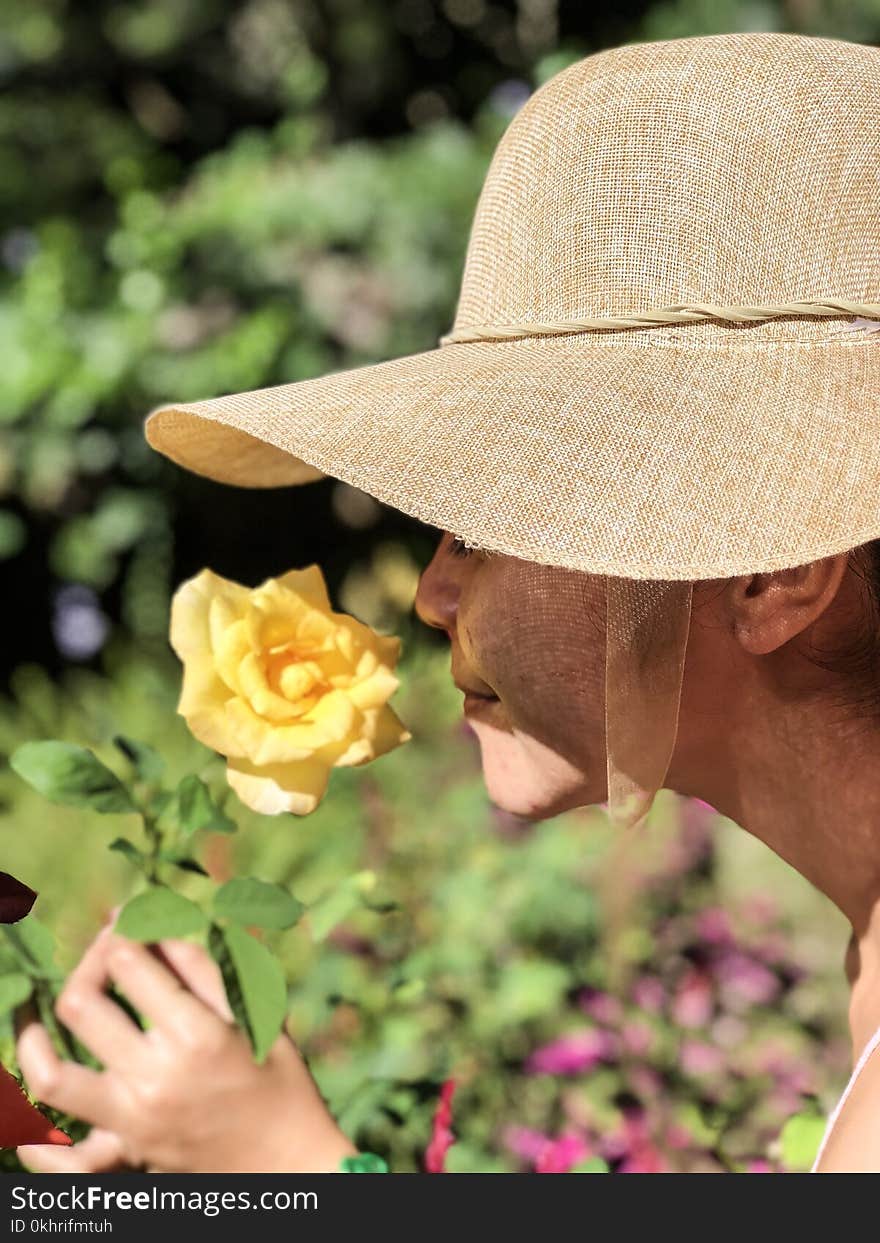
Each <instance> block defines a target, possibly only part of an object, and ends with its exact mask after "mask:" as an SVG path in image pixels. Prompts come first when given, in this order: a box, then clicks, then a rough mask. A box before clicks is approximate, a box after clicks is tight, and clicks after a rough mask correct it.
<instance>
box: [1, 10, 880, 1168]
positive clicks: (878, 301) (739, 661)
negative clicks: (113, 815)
mask: <svg viewBox="0 0 880 1243" xmlns="http://www.w3.org/2000/svg"><path fill="white" fill-rule="evenodd" d="M878 111H880V53H878V52H877V51H875V50H874V49H870V48H863V47H858V46H856V45H853V44H847V43H841V42H836V41H830V40H822V39H805V38H797V37H792V36H781V35H729V36H727V35H725V36H717V37H713V38H708V39H692V40H680V41H674V42H669V43H658V44H648V45H637V46H633V47H625V48H621V49H614V50H612V51H609V52H604V53H601V54H599V55H598V56H593V57H589V58H587V59H586V60H584V61H582V62H580V63H579V64H577V65H574V66H572V67H571V68H569V69H568V70H566V71H564V72H563V73H562V74H559V75H557V76H556V77H555V78H553V79H551V81H550V82H548V83H547V84H545V86H544V87H542V88H541V90H540V91H538V92H537V93H536V94H535V95H534V96H533V97H532V99H531V100H530V101H529V103H528V104H527V105H526V107H525V108H524V109H523V110H522V111H521V113H520V114H518V116H517V117H516V118H515V119H514V122H513V123H512V124H511V126H510V128H509V129H508V131H507V133H506V134H505V136H504V137H503V139H502V141H501V143H500V144H499V148H498V151H497V152H496V155H495V158H494V160H493V163H492V167H491V169H490V172H489V175H488V177H487V181H486V185H485V187H484V190H483V194H482V196H481V199H480V204H479V206H478V208H477V214H476V217H475V221H474V228H473V231H472V235H471V242H470V247H469V251H468V258H467V263H466V267H465V275H464V282H463V287H462V293H461V297H460V300H459V305H458V313H457V317H456V323H455V327H454V328H453V331H452V332H451V333H450V334H449V335H448V336H447V337H445V338H443V340H442V342H441V346H442V348H440V349H439V350H436V351H429V352H427V353H425V354H421V355H414V356H412V357H410V358H407V359H403V360H396V361H394V362H389V363H383V364H379V365H376V366H373V367H368V368H361V369H359V370H356V371H350V372H344V373H340V374H336V375H332V376H328V377H324V378H322V379H319V380H310V381H305V382H301V383H298V384H291V385H281V386H279V387H277V388H274V389H267V390H262V391H259V392H256V393H249V394H237V395H234V396H231V397H222V398H216V399H212V400H209V401H205V402H197V403H190V404H188V405H176V406H169V407H167V408H164V409H162V410H159V411H156V412H154V414H153V415H152V416H151V419H150V421H149V423H148V426H147V435H148V438H149V439H150V442H151V443H152V444H153V445H154V446H155V447H156V448H158V449H159V450H160V451H162V452H163V453H165V454H167V455H168V456H169V457H171V458H173V459H174V460H175V461H177V462H179V463H181V464H182V465H184V466H186V467H188V468H189V469H192V470H196V471H198V472H201V473H203V474H206V475H209V476H211V477H213V478H215V479H218V480H221V481H225V482H229V483H237V484H243V485H246V486H272V485H280V484H290V483H303V482H306V481H308V480H309V479H312V478H315V477H318V476H319V475H320V474H321V473H325V474H332V475H336V476H338V477H340V478H343V479H346V480H347V481H348V482H349V483H353V484H355V485H357V486H360V487H362V488H364V489H365V490H367V491H369V492H371V493H372V494H373V495H375V496H377V497H379V498H380V499H381V500H384V501H386V502H388V503H391V504H393V505H396V506H397V507H398V508H400V509H402V510H404V511H405V512H407V513H410V514H413V515H415V516H416V517H418V518H421V519H422V520H424V521H427V522H430V523H433V524H434V525H435V526H438V527H441V528H445V533H444V535H443V537H442V539H441V541H440V545H439V547H438V549H437V552H436V554H435V556H434V558H433V559H432V561H431V563H430V565H429V566H428V567H427V569H426V570H425V572H424V574H423V575H422V578H421V582H420V585H419V592H418V599H417V609H418V612H419V615H420V616H421V617H422V619H423V620H424V621H426V622H427V623H428V624H430V625H433V626H436V627H439V628H441V629H444V630H446V631H447V632H448V634H449V637H450V642H451V652H452V676H453V678H454V679H455V681H456V684H457V685H458V686H459V687H460V689H461V690H462V691H463V692H464V694H465V701H464V708H465V712H466V714H467V716H468V718H469V720H470V721H471V724H472V725H473V728H474V730H475V732H476V734H477V737H478V739H479V742H480V746H481V753H482V764H483V771H484V774H485V779H486V784H487V788H488V791H489V794H490V796H491V798H492V799H493V800H494V801H495V802H496V803H497V804H498V805H499V806H501V807H503V808H506V809H508V810H510V811H513V812H517V813H520V814H524V815H528V816H530V817H532V818H542V817H547V816H552V815H555V814H557V813H558V812H560V811H563V810H565V809H567V808H572V807H576V806H580V805H583V804H589V803H595V802H599V801H602V800H603V799H605V798H606V797H607V798H608V800H609V804H610V809H611V811H612V814H613V816H614V817H615V818H616V819H619V820H621V821H622V822H624V823H627V824H633V823H637V822H638V821H639V819H640V817H641V816H642V815H643V814H644V811H645V810H646V808H647V807H648V806H649V805H650V800H651V797H652V795H653V793H654V792H655V791H656V789H657V788H658V787H659V786H660V785H661V784H665V785H667V786H669V787H670V788H672V789H674V790H676V791H678V792H680V793H681V794H684V795H690V796H694V797H699V798H701V799H704V800H705V801H707V802H709V803H711V804H712V805H713V806H715V807H716V808H718V809H719V810H720V811H721V812H723V813H724V814H725V815H727V816H729V817H731V818H732V819H734V820H736V821H738V822H739V824H741V825H742V826H743V827H744V828H745V829H746V830H748V831H749V832H751V833H753V834H754V835H756V836H758V837H760V838H761V839H762V840H764V841H765V842H766V843H767V844H768V845H769V846H770V847H771V848H772V849H774V850H775V851H777V853H779V854H780V855H781V856H782V857H783V858H785V859H786V860H787V861H788V862H789V863H791V864H792V865H793V866H794V867H796V868H797V869H798V870H799V871H800V872H801V873H802V874H803V875H804V876H805V877H806V878H807V879H808V880H810V881H811V882H812V883H813V884H814V885H816V886H817V887H818V888H820V889H821V890H822V891H823V892H824V893H826V894H827V895H828V896H829V897H830V898H831V899H832V900H833V901H834V902H835V903H836V904H837V905H838V906H839V907H840V909H841V910H842V911H843V912H844V914H845V915H846V916H847V918H848V919H849V920H850V922H851V924H852V928H853V936H852V941H851V944H850V949H849V953H848V956H847V972H848V975H849V979H850V982H851V985H852V1001H851V1007H850V1025H851V1031H852V1039H853V1050H854V1054H855V1055H856V1056H858V1055H859V1054H862V1056H863V1058H864V1069H863V1073H860V1074H858V1075H857V1076H856V1077H854V1079H853V1080H852V1081H851V1085H850V1087H851V1091H849V1092H848V1096H847V1097H846V1099H845V1101H844V1102H843V1107H842V1108H841V1109H840V1111H839V1117H838V1118H837V1121H836V1125H835V1126H834V1127H833V1129H831V1130H830V1138H829V1141H828V1143H827V1145H826V1147H825V1151H824V1153H823V1156H822V1160H821V1162H820V1163H819V1168H820V1169H822V1170H823V1171H824V1170H834V1169H880V1134H877V1130H878V1126H877V1125H876V1124H875V1123H874V1121H873V1115H874V1109H873V1102H874V1101H876V1100H877V1099H878V1095H877V1094H878V1091H880V1058H877V1059H873V1060H872V1059H871V1057H870V1053H871V1052H872V1050H873V1043H874V1037H873V1035H872V1033H874V1032H875V1031H877V1030H878V1028H880V982H878V979H877V976H878V972H880V927H878V919H880V916H878V915H877V914H875V911H876V908H877V904H878V897H880V852H878V851H877V849H876V846H875V842H874V832H875V830H874V827H873V826H874V823H875V822H877V820H878V818H880V792H878V788H877V782H876V778H875V774H876V772H877V762H878V759H880V724H878V720H877V716H878V714H877V706H876V694H877V687H878V685H880V682H878V680H877V665H878V655H880V556H878V548H880V543H877V542H875V541H877V540H878V538H880V436H878V434H877V433H878V428H880V404H878V396H877V394H878V392H880V385H878V381H880V340H878V339H877V338H875V336H874V335H873V334H874V333H875V332H876V330H877V327H878V324H877V323H876V322H875V321H880V206H878V205H880V195H878V190H880V185H878V169H880V158H878V157H880V149H878V148H880V138H878V134H880V129H878V126H877V124H876V121H877V113H878ZM451 531H455V532H457V533H458V537H455V538H454V537H453V536H452V534H451V533H450V532H451ZM163 953H164V962H160V961H158V960H157V959H156V958H155V957H153V956H152V955H151V954H150V953H149V952H148V951H147V950H145V949H144V948H143V947H140V946H138V945H134V944H129V943H128V942H125V941H123V940H122V939H120V938H118V937H116V936H115V935H114V934H113V933H112V930H105V931H104V932H103V933H102V934H101V935H100V937H99V938H98V939H97V941H96V942H95V943H94V945H93V946H92V947H91V949H90V950H89V951H88V953H87V954H86V956H85V958H84V959H83V961H82V963H81V964H80V965H79V967H78V968H77V970H76V972H75V973H74V975H73V976H72V977H71V980H70V983H69V985H68V987H67V989H66V991H65V993H64V995H63V996H62V998H61V1000H60V1001H59V1007H58V1008H59V1014H60V1017H61V1018H62V1019H63V1021H64V1022H65V1023H66V1024H67V1025H68V1026H69V1027H70V1028H71V1029H72V1030H73V1031H74V1033H75V1034H76V1035H78V1036H79V1038H80V1039H81V1040H82V1041H83V1043H84V1044H86V1045H87V1046H88V1047H90V1048H91V1049H92V1050H93V1051H94V1052H95V1054H96V1055H97V1056H98V1058H99V1059H100V1060H101V1062H102V1063H103V1064H104V1066H105V1068H106V1069H105V1070H104V1072H103V1073H98V1072H94V1071H92V1070H88V1069H85V1068H83V1067H78V1066H73V1065H68V1064H61V1063H59V1062H58V1061H57V1059H56V1058H55V1055H54V1053H53V1052H52V1048H51V1045H50V1043H49V1041H48V1038H47V1036H46V1034H45V1032H44V1031H43V1029H42V1028H41V1027H40V1026H38V1025H31V1026H30V1027H29V1028H27V1029H26V1030H25V1031H24V1033H23V1034H22V1036H21V1038H20V1042H19V1057H20V1061H21V1066H22V1069H23V1070H24V1072H25V1075H26V1077H27V1079H28V1081H29V1083H30V1086H31V1087H32V1089H33V1090H34V1092H35V1093H36V1094H37V1095H38V1096H39V1097H41V1098H42V1099H43V1100H45V1101H47V1102H49V1103H50V1104H54V1105H57V1106H58V1107H60V1108H63V1109H67V1110H70V1111H71V1112H73V1113H75V1114H78V1115H79V1116H81V1117H83V1118H85V1119H87V1120H89V1121H91V1122H92V1123H94V1125H95V1129H94V1130H93V1131H92V1133H91V1134H90V1136H89V1137H88V1138H87V1139H86V1140H85V1141H84V1142H83V1143H82V1144H81V1145H78V1146H77V1147H75V1148H74V1149H72V1150H67V1151H62V1150H57V1151H56V1150H52V1151H49V1150H46V1151H44V1150H42V1149H23V1150H22V1157H23V1159H24V1161H25V1162H26V1164H28V1165H30V1166H31V1167H32V1168H34V1169H45V1170H48V1169H56V1170H60V1169H66V1170H73V1169H79V1170H101V1169H109V1168H115V1167H117V1166H119V1165H120V1164H144V1165H146V1166H147V1167H148V1168H151V1169H158V1170H191V1171H204V1170H230V1171H246V1170H251V1171H253V1170H263V1171H271V1170H288V1171H314V1170H332V1169H336V1168H338V1167H339V1163H340V1161H341V1160H342V1159H343V1158H344V1157H345V1156H346V1155H349V1154H351V1153H353V1151H354V1150H353V1148H352V1145H351V1143H350V1141H349V1139H348V1138H347V1137H346V1136H344V1135H343V1134H342V1133H341V1132H340V1130H339V1128H338V1127H337V1126H336V1124H335V1122H334V1121H333V1120H332V1118H330V1116H329V1114H328V1113H327V1111H326V1109H325V1107H324V1105H323V1103H322V1102H321V1100H320V1097H319V1095H318V1093H317V1091H316V1089H315V1087H314V1085H313V1083H312V1081H311V1079H310V1078H309V1076H308V1073H307V1071H306V1069H305V1067H304V1065H303V1063H302V1061H301V1060H300V1058H299V1056H298V1054H297V1052H296V1050H295V1048H294V1046H293V1045H292V1043H291V1042H290V1041H289V1040H288V1039H287V1038H286V1037H282V1038H280V1039H279V1041H278V1042H277V1044H276V1046H275V1048H274V1049H273V1051H272V1055H271V1056H270V1058H269V1059H268V1061H267V1062H266V1064H265V1065H264V1066H261V1067H257V1066H255V1065H254V1064H253V1063H252V1060H251V1058H250V1054H249V1050H248V1048H247V1045H246V1043H245V1041H244V1039H243V1037H241V1036H240V1035H239V1034H238V1033H237V1032H236V1031H235V1029H234V1028H233V1027H231V1025H230V1024H229V1022H228V1019H229V1014H228V1012H227V1011H226V1009H225V1005H224V1001H223V995H222V989H221V988H220V985H219V982H218V979H217V977H216V972H215V970H214V968H213V967H212V965H211V964H210V962H209V961H208V960H207V958H206V956H205V955H204V954H203V953H202V952H201V951H200V950H198V949H197V948H194V947H193V946H189V945H184V944H181V943H173V942H171V943H166V944H165V945H164V946H163ZM108 981H113V982H114V983H116V984H117V985H118V986H119V987H120V988H121V989H122V990H123V991H124V992H125V993H126V995H127V996H128V997H129V998H130V999H131V1001H132V1002H133V1003H134V1004H135V1005H136V1006H137V1007H138V1008H139V1009H140V1010H142V1011H143V1013H144V1014H145V1015H146V1016H147V1017H148V1018H149V1019H151V1021H152V1022H153V1023H154V1026H153V1027H151V1029H150V1031H149V1032H148V1033H147V1034H143V1033H141V1032H140V1031H139V1030H138V1028H136V1027H135V1026H134V1024H133V1023H132V1022H131V1021H130V1020H129V1019H128V1018H127V1016H126V1015H125V1014H124V1013H122V1011H121V1010H119V1009H118V1007H116V1006H114V1005H113V1003H112V1002H110V1001H109V1000H108V999H107V998H106V997H105V996H104V995H103V991H102V990H103V988H104V986H105V984H106V983H107V982H108ZM206 1066H209V1067H210V1071H209V1073H205V1071H204V1068H205V1067H206ZM875 1080H877V1083H876V1084H875V1082H874V1081H875ZM281 1099H283V1100H284V1101H285V1102H287V1103H288V1107H287V1108H285V1109H284V1110H283V1111H281V1110H279V1109H278V1108H277V1102H278V1101H279V1100H281Z"/></svg>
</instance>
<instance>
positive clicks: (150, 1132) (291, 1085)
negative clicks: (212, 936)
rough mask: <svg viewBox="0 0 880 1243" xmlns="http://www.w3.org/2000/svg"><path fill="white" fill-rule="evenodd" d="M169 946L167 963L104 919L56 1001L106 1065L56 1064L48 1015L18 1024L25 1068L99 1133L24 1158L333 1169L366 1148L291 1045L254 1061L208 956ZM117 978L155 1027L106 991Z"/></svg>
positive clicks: (198, 1169)
mask: <svg viewBox="0 0 880 1243" xmlns="http://www.w3.org/2000/svg"><path fill="white" fill-rule="evenodd" d="M159 951H160V954H161V959H160V958H159V957H158V956H156V955H155V954H153V953H151V952H150V950H148V949H147V947H146V946H144V945H140V944H138V943H136V942H133V941H128V940H126V939H125V938H123V937H119V936H117V935H116V934H115V933H113V931H112V929H110V928H106V929H104V931H103V932H101V933H100V934H99V935H98V937H97V938H96V939H95V941H94V942H93V943H92V945H91V946H90V947H89V949H88V951H87V952H86V954H85V956H84V957H83V959H82V961H81V962H80V963H79V965H78V966H77V968H76V969H75V971H74V972H73V973H72V975H71V976H70V979H69V980H68V982H67V985H66V987H65V989H64V991H63V993H62V995H61V996H60V997H59V999H58V1003H57V1013H58V1016H59V1018H60V1019H61V1021H62V1022H63V1023H64V1024H65V1025H66V1026H67V1027H68V1028H69V1029H70V1030H71V1031H72V1032H73V1033H74V1034H75V1035H76V1036H77V1037H78V1038H79V1039H80V1040H81V1041H82V1043H83V1044H84V1045H85V1046H86V1047H87V1048H89V1049H90V1050H91V1051H92V1052H93V1053H94V1054H95V1056H96V1057H97V1058H98V1059H99V1060H100V1062H101V1063H102V1065H103V1066H104V1070H103V1071H100V1072H99V1071H95V1070H91V1069H89V1068H87V1067H84V1066H79V1065H76V1064H75V1063H73V1062H66V1061H62V1060H61V1059H59V1058H58V1056H57V1055H56V1053H55V1051H54V1049H53V1047H52V1044H51V1042H50V1040H49V1037H48V1034H47V1032H46V1030H45V1028H44V1027H42V1026H41V1025H40V1024H38V1023H31V1024H29V1025H28V1026H27V1027H26V1028H25V1029H24V1031H23V1032H22V1034H21V1036H20V1037H19V1041H18V1057H19V1065H20V1066H21V1069H22V1071H23V1073H24V1075H25V1078H26V1079H27V1082H28V1085H29V1087H30V1088H31V1091H32V1092H33V1093H34V1094H35V1095H36V1096H37V1097H38V1098H39V1099H40V1100H42V1101H44V1102H46V1103H47V1104H50V1105H53V1106H55V1107H56V1108H57V1109H61V1110H64V1111H66V1112H68V1113H71V1114H75V1115H76V1116H77V1117H79V1118H82V1119H83V1120H84V1121H86V1122H90V1123H92V1125H93V1128H94V1129H93V1130H92V1131H91V1132H90V1134H89V1135H88V1137H87V1138H86V1139H85V1140H83V1141H82V1143H80V1144H76V1145H74V1146H73V1147H72V1148H63V1149H62V1148H59V1149H53V1148H47V1147H43V1146H27V1147H22V1148H19V1150H18V1152H19V1156H20V1158H21V1160H22V1163H23V1164H24V1165H26V1166H27V1168H29V1169H31V1170H34V1171H36V1172H47V1173H48V1172H59V1173H61V1172H65V1173H92V1172H99V1171H105V1170H111V1169H118V1168H120V1167H124V1166H128V1167H131V1166H144V1167H146V1168H148V1169H149V1170H151V1171H157V1172H163V1173H171V1172H173V1173H183V1172H186V1173H207V1172H230V1173H319V1172H324V1171H328V1172H329V1171H333V1170H337V1169H338V1168H339V1163H340V1161H341V1160H342V1158H343V1157H345V1156H350V1155H353V1154H354V1153H355V1152H356V1151H357V1150H356V1149H355V1147H354V1145H353V1144H351V1143H350V1141H349V1140H348V1139H347V1138H346V1136H345V1135H343V1133H342V1131H340V1129H339V1127H338V1126H337V1124H336V1122H335V1121H334V1119H333V1118H332V1117H331V1116H330V1114H329V1112H328V1111H327V1108H326V1106H325V1104H324V1102H323V1100H322V1099H321V1096H320V1093H319V1092H318V1089H317V1087H316V1085H315V1082H314V1080H313V1079H312V1077H311V1075H310V1074H309V1071H308V1069H307V1067H306V1065H305V1063H304V1061H303V1060H302V1058H301V1057H300V1055H299V1053H298V1051H297V1049H296V1047H295V1045H294V1044H293V1043H292V1041H291V1040H290V1039H289V1038H288V1037H287V1036H286V1035H281V1036H279V1038H278V1040H277V1041H276V1043H275V1045H274V1046H273V1047H272V1049H271V1050H270V1052H269V1055H268V1057H267V1058H266V1060H265V1062H264V1063H263V1064H262V1065H257V1064H256V1063H255V1062H254V1059H253V1054H252V1052H251V1048H250V1045H249V1044H248V1041H247V1039H246V1037H245V1036H244V1035H243V1033H242V1032H240V1031H239V1030H238V1029H237V1028H236V1027H235V1026H234V1025H233V1023H232V1015H231V1013H230V1011H229V1008H228V1004H227V1002H226V996H225V992H224V989H223V985H222V981H221V978H220V973H219V970H218V968H217V967H216V965H215V963H214V962H213V961H212V960H211V958H209V956H208V955H207V953H206V952H205V951H204V950H203V949H201V948H200V947H199V946H197V945H193V944H191V943H189V942H186V941H163V942H162V943H161V944H160V947H159ZM111 981H112V982H113V983H114V984H115V985H116V986H117V987H118V988H119V990H120V991H121V992H122V993H124V994H125V996H126V997H127V998H128V1000H129V1001H130V1002H131V1003H132V1004H133V1005H134V1006H135V1008H136V1009H137V1010H138V1011H139V1012H140V1013H141V1014H143V1015H144V1017H145V1018H147V1019H148V1020H149V1021H150V1028H149V1030H147V1031H145V1032H144V1031H141V1030H140V1028H139V1027H137V1025H136V1024H135V1023H134V1022H132V1020H131V1019H130V1018H129V1017H128V1015H127V1014H126V1013H125V1012H124V1011H123V1010H122V1009H121V1007H120V1006H118V1005H116V1003H115V1002H114V1001H112V1000H111V998H109V997H108V996H107V995H106V993H105V992H104V989H105V986H106V985H107V984H108V983H109V982H111Z"/></svg>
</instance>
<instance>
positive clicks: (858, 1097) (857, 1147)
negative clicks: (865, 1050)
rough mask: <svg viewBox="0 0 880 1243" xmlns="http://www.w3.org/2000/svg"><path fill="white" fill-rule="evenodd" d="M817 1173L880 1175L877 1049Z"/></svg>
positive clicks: (851, 1095)
mask: <svg viewBox="0 0 880 1243" xmlns="http://www.w3.org/2000/svg"><path fill="white" fill-rule="evenodd" d="M815 1172H816V1173H817V1174H876V1173H880V1052H878V1051H877V1050H876V1048H874V1049H872V1050H871V1052H870V1055H869V1056H868V1059H867V1061H866V1062H865V1064H864V1066H863V1067H862V1069H861V1071H860V1072H859V1073H858V1075H857V1077H856V1079H855V1082H854V1083H853V1084H852V1087H851V1089H850V1091H849V1095H848V1096H847V1098H846V1101H845V1102H844V1104H843V1106H842V1108H841V1110H840V1114H839V1115H838V1118H837V1121H836V1122H835V1124H834V1128H833V1130H832V1132H831V1134H830V1136H829V1137H828V1142H827V1143H826V1145H825V1150H824V1152H823V1153H822V1160H821V1161H820V1162H819V1164H818V1165H817V1166H816V1170H815Z"/></svg>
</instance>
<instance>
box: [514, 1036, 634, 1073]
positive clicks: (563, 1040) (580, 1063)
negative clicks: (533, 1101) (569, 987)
mask: <svg viewBox="0 0 880 1243" xmlns="http://www.w3.org/2000/svg"><path fill="white" fill-rule="evenodd" d="M614 1048H615V1041H614V1039H613V1037H612V1036H611V1034H610V1033H609V1032H606V1031H602V1029H601V1028H599V1027H585V1028H583V1029H582V1030H580V1031H575V1032H569V1034H568V1035H567V1036H560V1038H559V1039H558V1040H551V1041H550V1043H549V1044H545V1045H542V1046H541V1047H540V1048H539V1049H535V1051H534V1052H533V1053H532V1054H531V1056H530V1057H529V1058H528V1060H527V1061H526V1065H525V1069H526V1072H527V1073H528V1074H530V1075H577V1074H580V1073H581V1071H584V1070H590V1069H591V1068H592V1067H593V1066H595V1065H597V1063H599V1062H602V1061H605V1060H607V1059H608V1058H610V1057H612V1056H613V1054H614Z"/></svg>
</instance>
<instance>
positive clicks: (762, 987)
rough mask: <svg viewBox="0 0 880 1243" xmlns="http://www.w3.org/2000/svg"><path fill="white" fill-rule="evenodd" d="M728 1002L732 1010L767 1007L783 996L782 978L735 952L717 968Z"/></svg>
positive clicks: (719, 963)
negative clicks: (781, 990)
mask: <svg viewBox="0 0 880 1243" xmlns="http://www.w3.org/2000/svg"><path fill="white" fill-rule="evenodd" d="M715 976H716V978H717V980H718V983H719V984H720V986H721V989H722V993H723V995H724V1000H725V1002H726V1003H727V1005H729V1006H730V1007H731V1008H732V1009H743V1008H745V1007H747V1006H766V1005H769V1003H770V1002H771V1001H774V1000H775V999H776V997H778V995H779V990H780V983H779V979H778V977H777V976H776V975H775V974H774V972H772V971H771V970H770V969H769V968H768V967H765V966H764V964H763V963H761V962H758V960H757V959H755V958H750V957H749V955H748V954H743V953H740V952H739V951H737V950H732V951H730V952H729V953H726V954H725V955H724V956H723V957H722V958H720V959H719V961H718V962H717V963H716V965H715Z"/></svg>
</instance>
